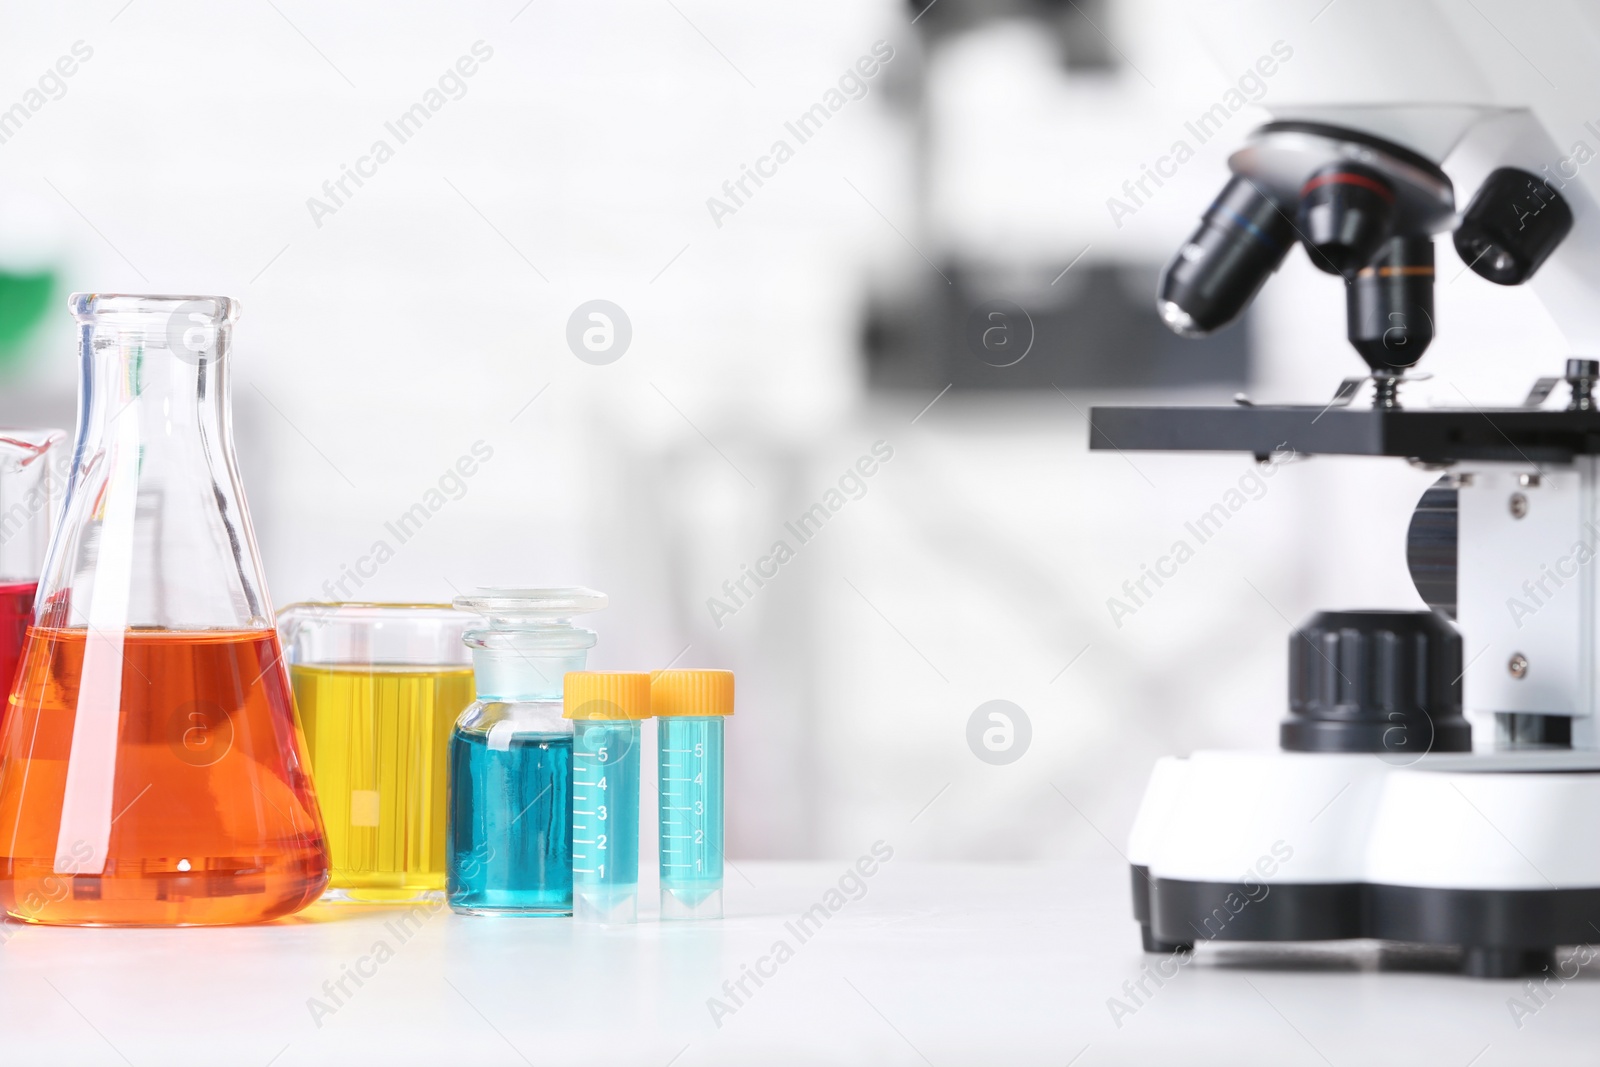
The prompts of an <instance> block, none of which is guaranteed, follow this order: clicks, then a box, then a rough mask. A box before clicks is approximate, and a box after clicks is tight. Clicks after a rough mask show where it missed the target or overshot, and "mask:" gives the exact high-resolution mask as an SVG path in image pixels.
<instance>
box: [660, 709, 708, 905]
mask: <svg viewBox="0 0 1600 1067" xmlns="http://www.w3.org/2000/svg"><path fill="white" fill-rule="evenodd" d="M658 722H659V723H660V734H659V735H658V745H659V753H658V755H659V759H658V767H657V770H658V771H659V774H660V810H661V918H663V919H720V918H721V917H722V866H723V864H722V859H723V853H722V729H723V723H722V717H721V716H706V717H703V718H702V717H698V716H696V717H687V716H681V717H680V716H673V717H671V718H663V719H660V720H658Z"/></svg>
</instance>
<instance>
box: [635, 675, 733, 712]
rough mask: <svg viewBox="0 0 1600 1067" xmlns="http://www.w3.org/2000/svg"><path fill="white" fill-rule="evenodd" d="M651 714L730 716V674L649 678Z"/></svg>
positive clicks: (655, 676)
mask: <svg viewBox="0 0 1600 1067" xmlns="http://www.w3.org/2000/svg"><path fill="white" fill-rule="evenodd" d="M650 704H651V707H652V709H653V710H652V714H655V715H657V716H661V717H665V716H668V715H695V716H703V715H732V714H733V672H732V671H656V672H655V673H654V674H652V675H651V676H650Z"/></svg>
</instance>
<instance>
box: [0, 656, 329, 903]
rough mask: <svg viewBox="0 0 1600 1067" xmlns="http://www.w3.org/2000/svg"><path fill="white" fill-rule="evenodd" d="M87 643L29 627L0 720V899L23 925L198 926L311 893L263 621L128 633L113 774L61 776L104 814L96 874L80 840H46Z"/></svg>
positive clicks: (282, 710)
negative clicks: (63, 858)
mask: <svg viewBox="0 0 1600 1067" xmlns="http://www.w3.org/2000/svg"><path fill="white" fill-rule="evenodd" d="M89 640H90V638H89V635H88V633H87V631H85V630H82V629H54V628H48V627H34V628H32V629H30V630H29V632H28V644H27V647H26V651H25V653H24V658H23V662H22V667H21V671H20V673H19V675H18V678H17V682H16V686H15V689H14V691H13V693H12V696H11V708H10V711H9V713H8V715H7V717H6V721H5V725H4V728H3V730H0V905H3V906H4V908H5V910H6V911H7V912H9V913H10V914H11V915H13V916H15V917H16V918H19V919H22V920H24V921H27V922H35V923H54V924H73V925H78V924H84V925H101V924H106V925H187V924H207V925H209V924H222V923H245V922H259V921H261V920H264V919H272V918H276V917H278V916H280V915H287V914H289V913H290V912H293V911H297V910H298V909H300V908H303V907H305V906H306V905H307V904H310V903H311V902H312V901H314V900H316V899H317V897H318V896H320V895H321V893H322V890H323V887H324V886H325V885H326V884H327V881H328V853H327V847H326V844H325V842H324V839H323V832H322V818H321V815H320V814H319V813H318V811H317V802H316V798H315V796H314V795H313V793H312V788H311V780H310V778H309V776H308V775H307V773H306V770H305V766H306V763H305V743H304V740H303V739H302V737H301V735H300V730H299V727H298V725H297V723H296V721H295V717H294V707H293V704H292V703H291V698H290V690H289V679H288V672H287V671H286V669H285V668H284V665H283V663H282V659H281V656H280V653H279V648H278V635H277V633H276V632H275V631H273V630H259V631H200V632H187V633H186V632H178V631H166V630H129V631H127V633H126V634H125V635H124V638H123V647H122V653H121V664H122V669H121V683H122V689H121V698H120V699H121V703H120V708H119V710H118V711H116V712H115V716H114V721H115V723H116V739H115V759H114V768H115V769H114V771H113V772H112V773H111V774H110V775H109V777H110V781H105V780H104V778H105V777H106V776H101V777H100V778H99V779H96V778H94V777H93V776H89V777H87V778H86V779H83V780H79V781H78V782H76V784H75V785H74V788H75V790H77V791H78V794H81V793H84V792H87V793H88V794H89V795H91V796H93V797H95V798H97V799H96V801H95V803H91V804H90V805H88V809H87V810H91V811H94V812H100V813H109V815H110V816H111V818H112V821H111V824H110V832H109V837H107V838H105V839H104V840H105V847H104V856H105V863H104V868H103V870H94V869H93V868H95V867H96V866H98V863H97V861H96V860H95V859H93V858H91V857H93V856H94V855H95V853H94V847H95V846H92V845H90V844H86V843H85V842H84V840H83V839H80V840H78V842H77V843H76V844H73V846H72V848H71V849H70V850H69V849H68V848H67V845H66V843H64V842H63V841H61V840H60V836H61V822H62V806H63V798H64V797H65V796H66V792H67V784H68V765H69V756H70V755H72V753H73V725H74V723H75V722H76V720H77V717H78V714H79V712H78V698H79V689H80V685H81V683H82V679H83V669H84V654H85V649H86V646H87V642H88V641H89ZM93 640H95V641H97V642H100V641H105V640H106V639H105V638H104V637H101V636H96V637H94V638H93ZM102 653H103V650H102V649H96V655H97V656H99V655H101V654H102ZM102 662H108V663H112V664H114V663H115V662H116V660H115V658H112V659H110V660H103V661H102ZM112 676H113V677H115V674H114V673H113V675H112ZM84 714H86V715H89V714H92V712H91V710H90V709H89V708H88V707H87V706H86V708H85V711H84ZM110 721H111V718H110V717H108V719H107V722H108V724H109V722H110ZM92 765H93V761H92V760H84V761H81V767H80V769H79V771H78V774H79V775H80V776H81V775H83V774H84V771H83V770H82V767H87V766H92ZM107 794H108V799H109V801H110V802H109V805H108V804H106V803H105V802H104V800H105V799H107ZM75 795H77V794H75ZM102 817H104V814H102ZM91 824H92V821H91ZM81 825H82V824H80V827H79V828H81ZM75 832H77V828H75V829H73V830H72V831H70V832H69V836H71V834H72V833H75ZM88 836H89V838H91V839H98V835H96V834H89V835H88ZM58 855H71V856H73V857H76V859H77V860H81V861H84V862H83V865H82V866H80V867H76V868H75V867H74V866H73V863H74V861H71V860H69V861H67V862H66V864H65V865H63V863H61V862H58V860H57V856H58ZM58 868H60V869H59V870H58ZM75 870H81V871H83V872H84V873H74V872H75Z"/></svg>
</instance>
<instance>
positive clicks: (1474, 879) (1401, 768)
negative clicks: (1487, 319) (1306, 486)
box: [1090, 108, 1600, 978]
mask: <svg viewBox="0 0 1600 1067" xmlns="http://www.w3.org/2000/svg"><path fill="white" fill-rule="evenodd" d="M1351 114H1352V116H1354V118H1355V121H1351V122H1350V123H1348V124H1345V123H1342V122H1340V121H1339V119H1340V116H1339V114H1338V112H1337V110H1336V109H1328V110H1323V111H1320V112H1315V113H1311V114H1310V116H1309V117H1304V116H1300V117H1295V116H1290V117H1287V118H1280V120H1279V121H1273V122H1270V123H1268V124H1267V125H1264V126H1262V127H1260V128H1259V129H1257V130H1255V131H1254V133H1252V134H1251V135H1250V136H1249V137H1248V139H1247V140H1246V142H1245V144H1244V146H1243V147H1242V148H1240V149H1239V150H1238V151H1237V152H1235V153H1234V154H1233V155H1232V157H1231V158H1230V159H1229V169H1230V171H1231V172H1232V177H1231V179H1230V180H1229V181H1228V183H1227V185H1226V186H1225V188H1224V189H1223V190H1222V192H1221V194H1220V195H1219V196H1218V197H1217V198H1216V200H1215V202H1214V203H1212V205H1211V206H1210V208H1209V209H1207V210H1206V212H1205V214H1204V216H1203V218H1202V221H1201V224H1200V226H1199V228H1198V230H1196V231H1195V233H1194V234H1193V236H1192V237H1190V238H1189V240H1188V241H1187V242H1185V243H1184V245H1183V246H1182V247H1181V248H1180V250H1179V251H1178V253H1177V255H1176V257H1175V258H1174V259H1173V260H1172V262H1171V264H1170V265H1169V266H1168V267H1167V269H1166V271H1165V273H1164V274H1163V275H1162V278H1161V281H1160V287H1159V292H1158V295H1157V311H1158V313H1159V314H1160V316H1161V318H1162V320H1163V321H1164V322H1165V323H1166V325H1167V326H1168V327H1170V328H1171V329H1172V330H1174V331H1176V332H1177V333H1179V334H1182V335H1185V336H1201V335H1204V334H1208V333H1210V332H1212V331H1215V330H1217V329H1220V328H1221V327H1223V326H1225V325H1226V324H1228V323H1229V322H1231V321H1233V320H1234V319H1235V318H1237V317H1238V316H1239V315H1240V313H1241V312H1242V311H1243V310H1244V308H1245V307H1246V306H1247V305H1248V304H1249V303H1250V301H1251V300H1252V299H1253V298H1254V297H1255V295H1256V293H1257V292H1258V291H1259V290H1260V289H1261V287H1262V286H1263V284H1265V282H1266V281H1267V279H1268V278H1269V277H1270V276H1271V275H1272V274H1273V273H1274V271H1276V269H1277V268H1278V266H1279V264H1281V263H1282V262H1283V260H1284V258H1285V256H1287V255H1288V254H1289V252H1290V251H1291V249H1293V248H1294V247H1295V246H1296V245H1300V246H1303V248H1304V249H1305V254H1306V255H1308V256H1309V257H1310V259H1311V261H1312V262H1313V263H1314V264H1315V265H1316V266H1318V267H1319V268H1321V269H1322V270H1324V271H1326V272H1327V273H1329V274H1332V275H1336V276H1338V277H1339V278H1341V279H1342V280H1343V283H1344V289H1345V303H1346V325H1347V336H1348V339H1349V341H1350V344H1351V345H1352V346H1353V347H1354V348H1355V350H1356V352H1357V353H1358V354H1359V355H1360V356H1361V358H1362V359H1363V360H1364V361H1365V363H1366V365H1367V368H1368V373H1367V374H1365V375H1362V376H1359V377H1351V378H1347V379H1345V381H1344V382H1343V383H1342V384H1341V385H1340V386H1339V387H1338V389H1337V390H1336V392H1335V393H1334V395H1333V397H1332V398H1331V400H1329V401H1326V402H1324V403H1315V404H1305V405H1267V404H1256V403H1252V402H1251V401H1249V400H1248V399H1246V398H1245V397H1243V396H1242V395H1241V396H1240V397H1237V398H1236V402H1235V404H1234V405H1233V406H1228V407H1097V408H1095V409H1094V410H1093V411H1092V412H1091V415H1090V436H1091V443H1090V447H1091V449H1106V450H1111V449H1116V450H1120V451H1123V452H1131V451H1137V450H1162V451H1190V452H1243V453H1248V454H1250V455H1252V456H1254V457H1255V458H1256V459H1257V461H1258V462H1267V461H1268V460H1269V458H1270V457H1273V456H1275V455H1276V456H1282V455H1284V454H1286V453H1287V454H1291V455H1295V456H1299V457H1315V456H1318V455H1345V456H1384V457H1393V459H1394V460H1396V461H1408V462H1410V463H1411V464H1413V465H1418V466H1423V467H1425V468H1427V469H1429V470H1437V471H1438V472H1439V474H1440V477H1439V478H1438V480H1437V481H1436V482H1435V483H1434V484H1433V485H1432V487H1430V488H1429V489H1428V490H1427V491H1426V493H1425V494H1424V495H1423V497H1422V499H1421V501H1419V504H1418V507H1417V509H1416V511H1415V513H1414V514H1413V517H1412V520H1411V524H1410V528H1409V530H1408V531H1400V530H1395V531H1394V532H1393V537H1394V542H1395V545H1396V551H1400V550H1401V548H1402V545H1403V547H1404V551H1405V552H1406V556H1407V562H1408V565H1409V569H1410V571H1411V575H1412V578H1413V581H1414V583H1415V585H1416V588H1417V591H1418V594H1419V595H1420V597H1421V600H1422V602H1423V603H1424V604H1426V605H1427V609H1426V610H1419V611H1393V610H1385V611H1360V610H1339V611H1321V612H1317V613H1316V614H1314V615H1312V616H1311V617H1310V618H1309V619H1307V620H1305V621H1304V622H1303V623H1302V624H1301V625H1300V626H1299V627H1298V629H1296V630H1295V631H1294V632H1293V633H1292V634H1291V635H1290V637H1289V642H1288V653H1289V672H1288V677H1289V685H1288V689H1289V693H1288V697H1289V699H1288V708H1287V715H1286V717H1285V718H1283V720H1282V722H1281V725H1280V729H1279V738H1278V741H1279V747H1278V750H1277V751H1253V752H1211V751H1201V752H1196V753H1194V754H1192V755H1190V756H1189V757H1187V758H1171V757H1169V758H1165V759H1162V760H1160V761H1159V762H1158V763H1157V765H1156V767H1155V770H1154V773H1153V775H1152V777H1151V780H1150V783H1149V786H1148V788H1147V790H1146V793H1145V796H1144V800H1143V803H1142V805H1141V807H1140V810H1139V813H1138V816H1137V818H1136V820H1135V824H1134V827H1133V831H1132V834H1131V838H1130V841H1129V845H1128V851H1127V855H1128V859H1129V861H1130V863H1131V865H1132V885H1133V911H1134V916H1135V918H1136V919H1137V921H1138V923H1139V925H1140V928H1141V930H1142V935H1143V939H1144V947H1145V950H1146V951H1148V952H1166V953H1186V952H1189V951H1192V950H1193V949H1194V947H1195V946H1196V945H1197V944H1203V943H1208V942H1213V941H1217V942H1281V941H1333V940H1345V939H1379V940H1384V941H1393V942H1405V943H1411V944H1420V945H1431V946H1451V947H1453V948H1455V949H1457V950H1459V966H1460V969H1461V971H1462V973H1464V974H1467V975H1472V976H1477V977H1489V978H1505V977H1515V976H1520V975H1524V974H1533V973H1537V972H1539V971H1540V970H1541V969H1543V968H1545V967H1547V966H1549V965H1550V964H1551V963H1552V961H1553V953H1554V950H1555V949H1556V948H1557V947H1558V946H1568V945H1586V944H1589V943H1591V942H1595V941H1596V940H1597V939H1600V721H1597V711H1600V707H1597V705H1600V629H1597V619H1600V460H1597V457H1600V411H1597V410H1596V408H1595V401H1594V398H1593V389H1594V386H1595V382H1596V378H1597V377H1600V364H1597V363H1596V362H1595V361H1594V360H1590V359H1568V360H1567V361H1566V365H1565V367H1564V368H1560V370H1561V371H1562V373H1560V374H1555V375H1550V376H1548V377H1542V378H1539V379H1538V380H1537V381H1534V382H1532V383H1531V388H1530V391H1529V392H1528V394H1527V396H1526V398H1525V399H1524V400H1522V401H1521V403H1520V404H1516V405H1515V406H1504V407H1496V408H1492V409H1485V408H1479V407H1474V406H1470V405H1464V406H1461V407H1422V406H1412V405H1411V404H1409V403H1408V402H1407V398H1406V395H1405V393H1406V384H1407V382H1408V381H1409V380H1414V377H1415V376H1414V374H1413V368H1415V367H1416V365H1417V363H1418V360H1419V359H1420V358H1421V357H1422V355H1423V353H1424V352H1425V351H1426V349H1427V348H1428V345H1429V343H1430V341H1432V339H1433V337H1434V332H1435V319H1434V305H1433V293H1434V284H1435V261H1434V240H1435V236H1436V235H1443V234H1449V236H1450V239H1451V243H1453V245H1454V248H1455V251H1456V253H1457V254H1459V256H1460V258H1461V263H1462V265H1463V266H1464V268H1465V269H1470V270H1472V271H1473V272H1475V273H1477V274H1478V275H1480V276H1482V277H1483V278H1486V279H1488V280H1489V281H1491V282H1494V283H1496V284H1498V285H1502V286H1513V285H1521V284H1523V283H1525V282H1527V281H1529V280H1530V279H1532V278H1534V277H1535V276H1536V275H1538V274H1539V273H1540V271H1541V270H1542V269H1544V268H1545V266H1546V262H1547V260H1550V258H1551V257H1552V256H1555V257H1556V261H1555V262H1553V263H1552V266H1556V265H1557V263H1559V262H1560V261H1561V259H1562V257H1563V254H1564V253H1565V252H1566V251H1567V250H1570V252H1571V256H1570V257H1569V258H1572V259H1573V260H1574V262H1579V263H1580V269H1581V262H1582V257H1584V256H1587V255H1588V254H1589V248H1591V247H1593V244H1592V243H1591V238H1592V237H1593V236H1595V235H1594V234H1593V233H1592V232H1589V230H1588V229H1587V228H1590V227H1594V226H1596V225H1600V218H1597V216H1600V210H1597V205H1596V204H1595V203H1594V202H1593V200H1592V199H1591V198H1590V197H1589V196H1588V194H1587V193H1586V192H1585V191H1584V190H1583V188H1582V187H1581V184H1580V183H1576V182H1571V183H1569V182H1568V181H1565V180H1563V176H1564V175H1565V174H1566V170H1565V169H1564V166H1565V165H1567V164H1570V160H1566V159H1564V158H1563V154H1562V153H1561V152H1560V151H1559V150H1557V149H1556V148H1555V146H1554V144H1553V142H1551V140H1550V138H1549V137H1548V135H1546V134H1545V133H1544V131H1543V127H1542V126H1540V124H1539V121H1538V120H1537V119H1536V118H1535V117H1534V116H1533V115H1532V114H1531V113H1529V112H1526V111H1517V110H1515V109H1484V110H1483V111H1482V112H1481V113H1479V114H1477V115H1475V116H1471V117H1469V118H1467V119H1462V118H1461V117H1460V115H1459V113H1456V115H1455V117H1454V118H1452V121H1459V122H1460V123H1461V126H1462V130H1463V137H1462V138H1456V139H1453V141H1454V142H1455V143H1459V142H1460V141H1462V140H1465V139H1466V138H1467V134H1469V133H1471V132H1472V131H1473V130H1474V128H1476V129H1477V131H1478V132H1479V133H1482V134H1483V135H1484V136H1483V137H1480V138H1478V140H1479V142H1480V146H1479V147H1480V149H1482V151H1480V156H1484V155H1487V157H1490V158H1492V160H1493V162H1494V164H1495V165H1493V166H1491V167H1488V168H1483V167H1479V174H1477V175H1476V176H1475V177H1476V178H1477V180H1476V181H1475V182H1474V189H1473V192H1472V195H1471V197H1470V200H1469V201H1468V203H1467V205H1466V207H1465V209H1464V210H1458V207H1457V204H1456V190H1455V185H1454V183H1453V182H1452V180H1451V178H1450V176H1448V175H1447V174H1446V172H1445V171H1444V169H1442V167H1441V165H1440V164H1441V162H1442V161H1443V157H1442V156H1441V155H1439V154H1438V152H1437V150H1435V151H1433V152H1431V153H1429V152H1424V151H1419V150H1418V149H1417V148H1415V147H1412V146H1410V145H1409V144H1408V143H1405V137H1404V131H1405V129H1406V127H1407V121H1411V120H1414V119H1415V117H1416V116H1415V115H1414V114H1413V115H1411V116H1409V117H1408V119H1407V121H1398V120H1397V121H1395V122H1393V123H1390V124H1388V126H1385V123H1384V121H1383V118H1384V116H1383V113H1382V110H1381V109H1372V108H1367V109H1360V110H1359V111H1353V112H1352V113H1351ZM1413 125H1414V122H1413ZM1390 128H1392V129H1393V130H1396V131H1399V134H1398V135H1396V136H1393V137H1391V136H1387V135H1384V134H1380V133H1379V132H1375V129H1381V130H1385V131H1386V132H1387V130H1388V129H1390ZM1485 145H1486V146H1487V147H1486V148H1485V147H1484V146H1485ZM1452 148H1454V143H1453V144H1452ZM1469 169H1470V168H1469ZM1575 227H1576V229H1575ZM1569 237H1570V238H1571V240H1568V238H1569ZM1452 269H1453V270H1455V269H1462V268H1456V267H1452ZM1563 269H1565V270H1567V272H1568V273H1569V274H1570V273H1571V270H1572V269H1573V268H1572V267H1571V266H1570V264H1569V266H1568V267H1567V268H1563ZM1552 273H1553V274H1559V273H1561V272H1560V271H1559V270H1558V271H1553V272H1552ZM1591 281H1592V279H1591ZM1552 369H1555V368H1552ZM1530 377H1532V375H1530ZM1369 384H1370V387H1371V388H1370V402H1365V401H1364V400H1363V399H1362V398H1363V397H1364V396H1365V395H1366V394H1367V392H1368V390H1367V387H1368V385H1369ZM1379 534H1380V536H1381V535H1382V532H1381V531H1380V532H1379ZM1402 535H1403V536H1402ZM1330 565H1333V566H1337V562H1336V561H1334V562H1332V563H1331V564H1330ZM1474 727H1476V730H1475V729H1474ZM1452 958H1454V957H1452Z"/></svg>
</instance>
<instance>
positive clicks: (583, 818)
mask: <svg viewBox="0 0 1600 1067" xmlns="http://www.w3.org/2000/svg"><path fill="white" fill-rule="evenodd" d="M573 737H574V743H573V766H572V781H573V786H572V881H573V889H574V894H575V896H574V902H573V915H574V917H575V918H578V919H584V920H588V921H591V922H606V923H631V922H633V921H635V919H637V917H638V902H639V745H640V725H639V723H638V722H637V721H620V722H577V723H575V724H574V728H573Z"/></svg>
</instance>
